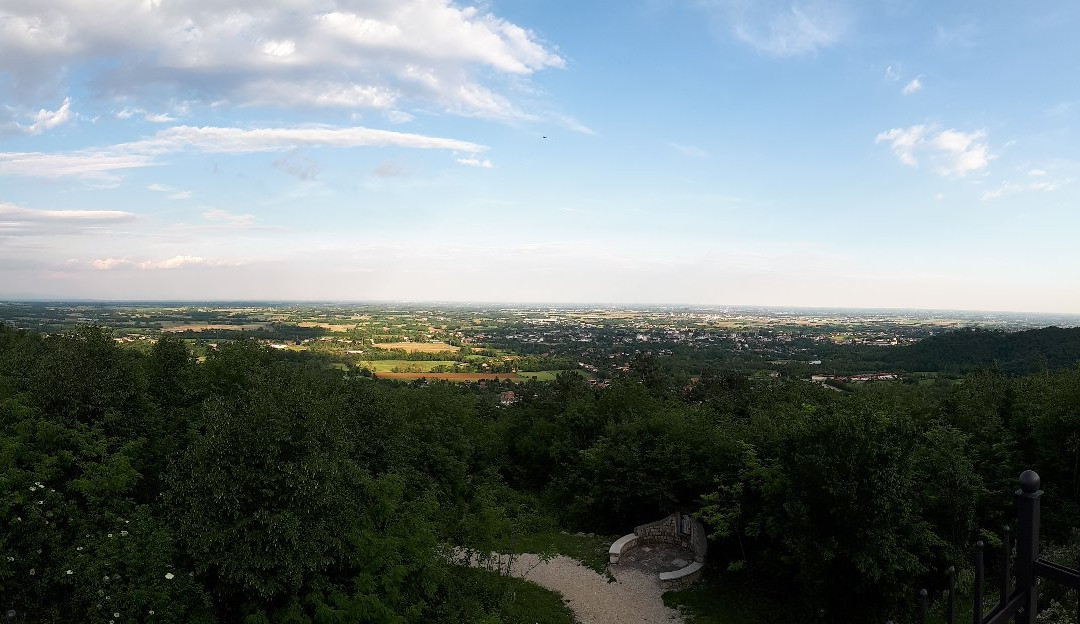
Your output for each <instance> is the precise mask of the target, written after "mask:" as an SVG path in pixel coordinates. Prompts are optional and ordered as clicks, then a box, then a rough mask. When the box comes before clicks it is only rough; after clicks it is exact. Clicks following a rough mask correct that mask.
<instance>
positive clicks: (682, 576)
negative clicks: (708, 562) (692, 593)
mask: <svg viewBox="0 0 1080 624" xmlns="http://www.w3.org/2000/svg"><path fill="white" fill-rule="evenodd" d="M704 569H705V564H704V563H702V562H700V561H695V562H693V563H691V564H690V565H688V566H686V567H685V568H679V569H678V570H675V571H673V572H661V573H660V589H663V590H665V591H666V590H669V589H680V588H683V587H686V586H687V585H689V584H691V583H693V582H694V581H696V580H698V579H699V578H701V572H702V570H704Z"/></svg>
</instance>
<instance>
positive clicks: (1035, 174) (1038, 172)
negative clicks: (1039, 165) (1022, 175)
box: [1028, 169, 1046, 178]
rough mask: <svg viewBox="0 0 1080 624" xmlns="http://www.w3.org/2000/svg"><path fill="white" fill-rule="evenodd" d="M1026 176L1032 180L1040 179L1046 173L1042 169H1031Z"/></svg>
mask: <svg viewBox="0 0 1080 624" xmlns="http://www.w3.org/2000/svg"><path fill="white" fill-rule="evenodd" d="M1028 175H1029V176H1031V177H1033V178H1041V177H1043V176H1045V175H1046V172H1045V171H1043V170H1042V169H1032V170H1031V171H1028Z"/></svg>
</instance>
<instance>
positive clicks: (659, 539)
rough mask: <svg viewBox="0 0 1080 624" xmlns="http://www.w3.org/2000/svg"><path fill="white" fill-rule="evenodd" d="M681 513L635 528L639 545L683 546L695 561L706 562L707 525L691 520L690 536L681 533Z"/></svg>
mask: <svg viewBox="0 0 1080 624" xmlns="http://www.w3.org/2000/svg"><path fill="white" fill-rule="evenodd" d="M680 515H682V514H679V513H673V514H671V515H670V516H668V517H666V518H662V519H660V520H657V521H656V522H650V523H648V524H642V525H640V526H637V527H634V533H635V534H636V535H637V536H638V537H640V538H641V539H640V540H639V543H643V544H648V543H661V544H672V545H674V546H682V547H683V548H687V549H689V550H690V551H692V552H693V553H694V561H697V562H699V563H700V562H704V561H705V553H706V551H707V550H708V535H707V534H706V533H705V525H703V524H701V521H700V520H698V519H697V518H694V517H691V518H690V535H689V536H687V535H685V534H683V533H680V532H679V524H678V523H679V518H680Z"/></svg>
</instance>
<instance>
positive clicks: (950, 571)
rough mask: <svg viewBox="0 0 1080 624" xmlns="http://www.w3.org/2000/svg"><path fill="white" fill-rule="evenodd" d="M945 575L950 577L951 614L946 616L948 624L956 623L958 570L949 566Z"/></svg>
mask: <svg viewBox="0 0 1080 624" xmlns="http://www.w3.org/2000/svg"><path fill="white" fill-rule="evenodd" d="M945 573H946V574H948V575H949V612H948V613H947V614H946V616H945V621H946V622H948V624H955V622H956V568H955V567H953V566H949V569H948V570H945Z"/></svg>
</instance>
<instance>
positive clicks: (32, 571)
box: [30, 568, 37, 576]
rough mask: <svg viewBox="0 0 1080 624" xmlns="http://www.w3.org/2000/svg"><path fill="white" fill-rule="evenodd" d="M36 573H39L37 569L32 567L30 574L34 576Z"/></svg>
mask: <svg viewBox="0 0 1080 624" xmlns="http://www.w3.org/2000/svg"><path fill="white" fill-rule="evenodd" d="M35 574H37V570H35V569H34V568H30V576H34V575H35Z"/></svg>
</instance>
